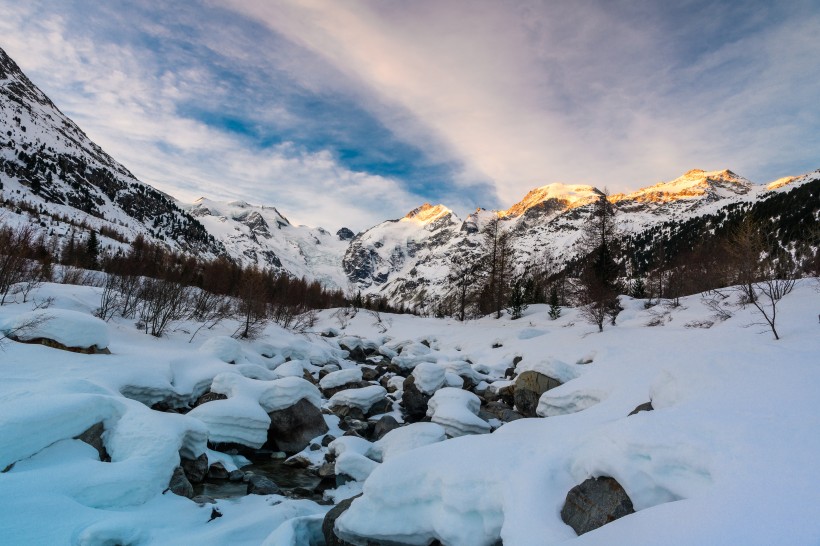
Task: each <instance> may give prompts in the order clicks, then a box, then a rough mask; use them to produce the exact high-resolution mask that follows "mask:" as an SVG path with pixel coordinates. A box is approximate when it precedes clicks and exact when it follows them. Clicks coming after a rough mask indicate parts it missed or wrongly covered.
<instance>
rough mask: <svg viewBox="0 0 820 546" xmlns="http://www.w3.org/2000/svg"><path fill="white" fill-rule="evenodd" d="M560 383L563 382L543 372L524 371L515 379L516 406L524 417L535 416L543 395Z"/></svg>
mask: <svg viewBox="0 0 820 546" xmlns="http://www.w3.org/2000/svg"><path fill="white" fill-rule="evenodd" d="M560 384H561V382H560V381H558V380H557V379H553V378H552V377H549V376H547V375H544V374H542V373H538V372H534V371H527V372H523V373H522V374H521V375H519V376H518V377H517V378H516V380H515V395H514V399H515V408H516V409H517V410H518V411H519V412H521V415H523V416H524V417H535V410H536V408H537V407H538V399H539V398H541V395H542V394H544V393H545V392H547V391H548V390H550V389H554V388H555V387H557V386H559V385H560Z"/></svg>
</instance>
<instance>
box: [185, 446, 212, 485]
mask: <svg viewBox="0 0 820 546" xmlns="http://www.w3.org/2000/svg"><path fill="white" fill-rule="evenodd" d="M180 459H181V463H180V466H182V470H183V471H185V477H186V478H188V481H190V482H191V483H201V482H202V480H204V479H205V473H206V472H208V455H206V454H205V453H203V454H202V455H200V456H199V457H197V458H196V459H186V458H184V457H180Z"/></svg>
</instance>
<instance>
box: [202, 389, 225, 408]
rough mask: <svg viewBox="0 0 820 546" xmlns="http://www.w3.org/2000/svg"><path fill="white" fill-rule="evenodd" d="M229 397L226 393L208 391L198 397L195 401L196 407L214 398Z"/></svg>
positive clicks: (223, 398)
mask: <svg viewBox="0 0 820 546" xmlns="http://www.w3.org/2000/svg"><path fill="white" fill-rule="evenodd" d="M227 399H228V397H227V396H225V395H224V394H220V393H218V392H206V393H205V394H203V395H202V396H200V397H199V398H197V399H196V402H194V407H197V406H201V405H202V404H207V403H208V402H213V401H214V400H227Z"/></svg>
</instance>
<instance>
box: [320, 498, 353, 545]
mask: <svg viewBox="0 0 820 546" xmlns="http://www.w3.org/2000/svg"><path fill="white" fill-rule="evenodd" d="M359 497H361V495H356V496H355V497H353V498H351V499H346V500H343V501H342V502H340V503H339V504H337V505H336V506H334V507H333V508H331V509H330V511H329V512H328V513H327V514H325V519H324V520H323V521H322V534H323V535H324V537H325V544H326V545H327V546H353V545H352V544H350V543H349V542H345V541H344V540H342V539H340V538H339V537H337V536H336V533H335V532H334V530H333V528H334V526H335V525H336V520H337V519H339V516H341V515H342V514H343V513H344V512H345V511H346V510H347V509H348V508H350V505H351V504H353V501H354V500H356V499H358V498H359Z"/></svg>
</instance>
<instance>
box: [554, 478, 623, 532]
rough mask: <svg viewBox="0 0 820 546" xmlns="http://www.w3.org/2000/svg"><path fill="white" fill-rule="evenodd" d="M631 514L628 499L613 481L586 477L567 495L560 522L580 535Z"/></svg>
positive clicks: (621, 488) (611, 479)
mask: <svg viewBox="0 0 820 546" xmlns="http://www.w3.org/2000/svg"><path fill="white" fill-rule="evenodd" d="M634 512H635V509H634V508H633V507H632V500H631V499H630V498H629V495H627V494H626V491H624V488H623V487H621V484H619V483H618V482H617V481H615V479H613V478H608V477H601V478H589V479H588V480H585V481H584V482H583V483H582V484H580V485H576V486H575V487H573V488H572V489H570V491H569V493H567V500H566V501H565V502H564V507H563V508H561V519H562V520H564V523H566V524H567V525H569V526H570V527H572V528H573V529H574V530H575V532H576V533H578V534H579V535H583V534H584V533H587V532H589V531H592V530H594V529H597V528H598V527H601V526H602V525H606V524H607V523H609V522H611V521H615V520H616V519H618V518H622V517H624V516H626V515H629V514H632V513H634Z"/></svg>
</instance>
